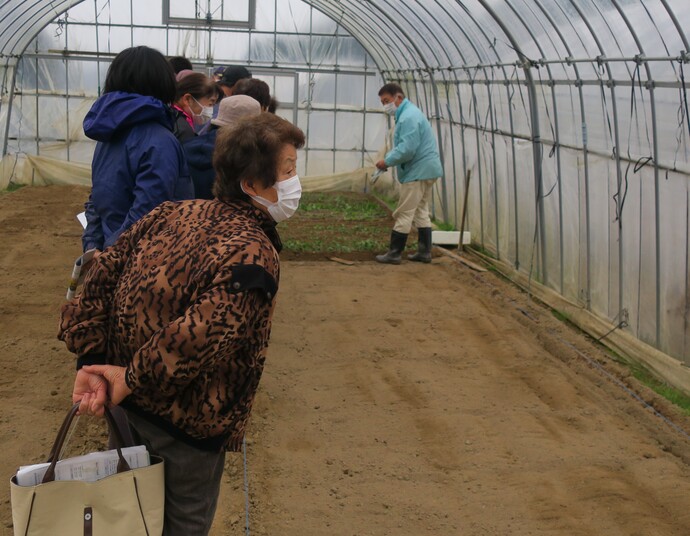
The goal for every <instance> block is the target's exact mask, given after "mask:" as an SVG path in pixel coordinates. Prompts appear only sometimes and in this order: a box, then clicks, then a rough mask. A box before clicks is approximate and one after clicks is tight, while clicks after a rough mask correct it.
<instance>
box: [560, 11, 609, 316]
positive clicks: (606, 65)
mask: <svg viewBox="0 0 690 536" xmlns="http://www.w3.org/2000/svg"><path fill="white" fill-rule="evenodd" d="M570 5H571V6H572V7H573V9H575V11H577V13H578V15H580V19H581V20H582V23H583V24H584V25H585V26H586V27H587V29H588V30H589V33H590V35H591V37H592V39H593V40H594V42H595V43H596V45H597V48H598V49H599V53H600V56H598V57H597V58H596V60H597V63H598V64H599V65H600V66H603V67H604V69H606V73H607V74H608V78H609V79H608V81H607V82H606V83H604V81H603V79H599V80H600V84H601V92H602V103H603V102H605V101H604V100H603V99H604V98H605V91H606V90H605V89H604V85H606V87H608V88H609V90H610V93H611V109H612V112H613V136H614V141H613V144H614V151H613V158H614V159H615V161H616V180H617V183H618V184H619V185H620V184H621V181H622V172H621V156H620V150H619V149H620V132H619V130H620V127H619V126H618V105H617V102H618V101H617V99H616V84H615V81H614V79H613V74H612V73H611V66H610V65H609V62H608V61H604V60H605V59H606V51H605V50H604V47H603V45H602V43H601V40H600V39H599V37H598V35H597V32H596V31H595V29H594V27H593V26H592V24H591V23H590V21H589V19H588V18H587V17H585V15H584V13H583V12H582V10H581V8H580V6H578V4H577V2H574V1H572V0H571V3H570ZM602 105H603V104H602ZM620 239H621V237H620V236H619V240H620ZM609 240H610V236H609ZM609 258H610V257H609ZM620 261H621V259H619V265H620V264H621V262H620ZM609 264H610V261H609ZM619 268H620V266H619ZM609 272H610V267H609ZM619 273H621V272H619ZM609 277H610V276H609ZM620 279H621V276H620V275H619V288H621V282H620ZM609 287H610V285H609ZM588 288H590V289H591V281H590V282H589V287H588ZM610 296H611V291H610V288H609V291H608V298H607V300H606V302H607V310H608V309H609V308H610V302H611V298H610ZM590 302H591V293H590ZM620 307H621V302H620V296H619V310H618V312H617V313H616V316H618V315H619V314H620V312H621V310H620Z"/></svg>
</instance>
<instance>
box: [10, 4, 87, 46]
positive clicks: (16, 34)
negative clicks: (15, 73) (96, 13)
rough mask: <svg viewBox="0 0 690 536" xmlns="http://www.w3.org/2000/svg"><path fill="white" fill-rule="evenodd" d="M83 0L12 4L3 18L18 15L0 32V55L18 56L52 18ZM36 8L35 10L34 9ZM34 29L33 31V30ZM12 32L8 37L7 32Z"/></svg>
mask: <svg viewBox="0 0 690 536" xmlns="http://www.w3.org/2000/svg"><path fill="white" fill-rule="evenodd" d="M83 1H84V0H76V1H75V0H64V1H62V2H57V5H55V4H56V3H54V2H50V3H46V2H45V1H41V0H36V1H35V2H34V3H33V4H31V6H27V5H26V2H24V3H17V4H12V5H11V7H10V9H9V10H8V11H7V12H6V15H4V17H3V18H7V17H9V16H11V14H12V13H18V15H17V16H14V17H13V23H12V24H10V25H8V26H7V27H5V28H4V29H3V30H2V31H0V43H3V46H2V50H1V51H0V53H2V54H4V55H10V56H12V55H16V56H20V55H21V54H23V53H24V51H25V50H26V47H27V46H29V44H30V43H31V41H32V40H33V39H34V38H35V37H36V35H38V33H39V32H40V31H41V30H42V29H43V28H45V27H46V25H47V24H49V23H50V22H51V21H52V20H53V19H54V18H56V17H59V16H60V15H62V14H63V13H64V12H65V11H67V10H68V9H69V8H70V7H72V6H74V5H76V4H79V3H81V2H83ZM34 8H37V9H34ZM34 29H35V30H34ZM10 31H11V32H12V33H11V35H8V32H10Z"/></svg>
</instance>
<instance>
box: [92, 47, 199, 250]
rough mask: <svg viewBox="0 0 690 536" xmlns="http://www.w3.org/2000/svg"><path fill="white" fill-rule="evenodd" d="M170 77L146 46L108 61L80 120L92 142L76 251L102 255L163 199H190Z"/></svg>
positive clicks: (169, 71)
mask: <svg viewBox="0 0 690 536" xmlns="http://www.w3.org/2000/svg"><path fill="white" fill-rule="evenodd" d="M175 91H176V88H175V73H174V72H173V69H172V67H171V66H170V64H169V63H168V62H167V61H166V59H165V57H164V56H163V55H162V54H161V53H160V52H158V51H157V50H154V49H152V48H149V47H145V46H139V47H132V48H128V49H125V50H123V51H122V52H120V53H119V54H118V55H117V56H116V57H115V59H114V60H113V62H112V64H111V65H110V68H109V69H108V74H107V76H106V80H105V87H104V90H103V95H102V96H101V97H99V98H98V99H97V100H96V102H95V103H94V105H93V106H92V107H91V110H89V112H88V113H87V114H86V117H85V118H84V133H85V134H86V135H87V136H88V137H89V138H91V139H93V140H96V141H97V142H98V144H97V145H96V150H95V152H94V156H93V161H92V165H91V170H92V178H91V182H92V189H91V195H90V196H89V200H88V201H87V203H86V205H85V208H86V220H87V226H86V229H85V230H84V233H83V235H82V246H83V248H84V251H86V250H88V249H92V248H95V249H98V250H103V249H104V248H107V247H108V246H111V245H112V244H114V243H115V241H116V240H117V238H118V237H119V236H120V234H121V233H122V232H123V231H125V230H126V229H128V228H129V227H131V226H132V225H133V224H134V223H136V222H137V221H138V220H139V219H140V218H142V217H143V216H144V215H146V214H147V213H148V212H149V211H151V210H152V209H154V208H155V207H157V206H158V205H159V204H161V203H162V202H164V201H181V200H184V199H193V198H194V187H193V184H192V180H191V177H190V175H189V172H188V169H187V164H186V162H185V158H184V153H183V151H182V146H181V145H180V143H179V142H178V141H177V139H176V138H175V136H174V134H173V127H174V122H175V117H174V115H173V113H172V110H171V108H170V104H171V103H172V102H173V100H174V99H175Z"/></svg>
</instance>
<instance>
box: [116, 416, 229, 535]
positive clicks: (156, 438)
mask: <svg viewBox="0 0 690 536" xmlns="http://www.w3.org/2000/svg"><path fill="white" fill-rule="evenodd" d="M127 417H128V419H129V426H130V428H131V430H132V436H133V437H134V443H135V444H136V445H146V448H147V449H148V451H149V452H150V453H151V454H156V455H158V456H160V457H161V458H163V460H164V461H165V524H164V529H163V536H192V535H193V536H205V535H207V534H208V532H209V531H210V530H211V524H212V523H213V517H214V515H215V513H216V506H217V504H218V493H219V492H220V480H221V477H222V476H223V468H224V465H225V452H208V451H205V450H200V449H197V448H195V447H192V446H190V445H187V444H186V443H183V442H181V441H179V440H178V439H175V438H174V437H172V436H171V435H169V434H168V433H167V432H165V431H163V430H161V429H160V428H158V427H157V426H155V425H153V424H151V423H149V422H148V421H146V420H144V419H142V418H141V417H139V416H138V415H136V414H134V413H132V412H130V411H128V412H127Z"/></svg>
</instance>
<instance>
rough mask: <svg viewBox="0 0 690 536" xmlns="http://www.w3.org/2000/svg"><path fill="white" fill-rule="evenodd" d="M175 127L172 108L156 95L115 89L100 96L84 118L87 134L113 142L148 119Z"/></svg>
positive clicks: (170, 127) (90, 136) (92, 137)
mask: <svg viewBox="0 0 690 536" xmlns="http://www.w3.org/2000/svg"><path fill="white" fill-rule="evenodd" d="M152 121H153V122H156V123H160V124H161V125H163V126H164V127H166V128H167V129H169V130H171V131H172V130H173V126H174V124H175V123H174V121H175V120H174V117H173V115H172V112H171V110H170V107H169V106H167V105H165V104H163V103H162V102H161V101H159V100H158V99H156V98H154V97H146V96H144V95H138V94H136V93H125V92H123V91H113V92H111V93H106V94H104V95H102V96H101V97H99V98H98V99H97V100H96V102H95V103H94V104H93V106H92V107H91V109H90V110H89V112H88V113H87V114H86V117H85V118H84V133H85V134H86V135H87V136H88V137H89V138H91V139H92V140H96V141H110V140H111V139H112V138H113V137H114V136H116V135H117V134H118V133H119V132H122V131H124V130H129V129H130V128H131V127H133V126H134V125H137V124H141V123H148V122H152Z"/></svg>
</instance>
